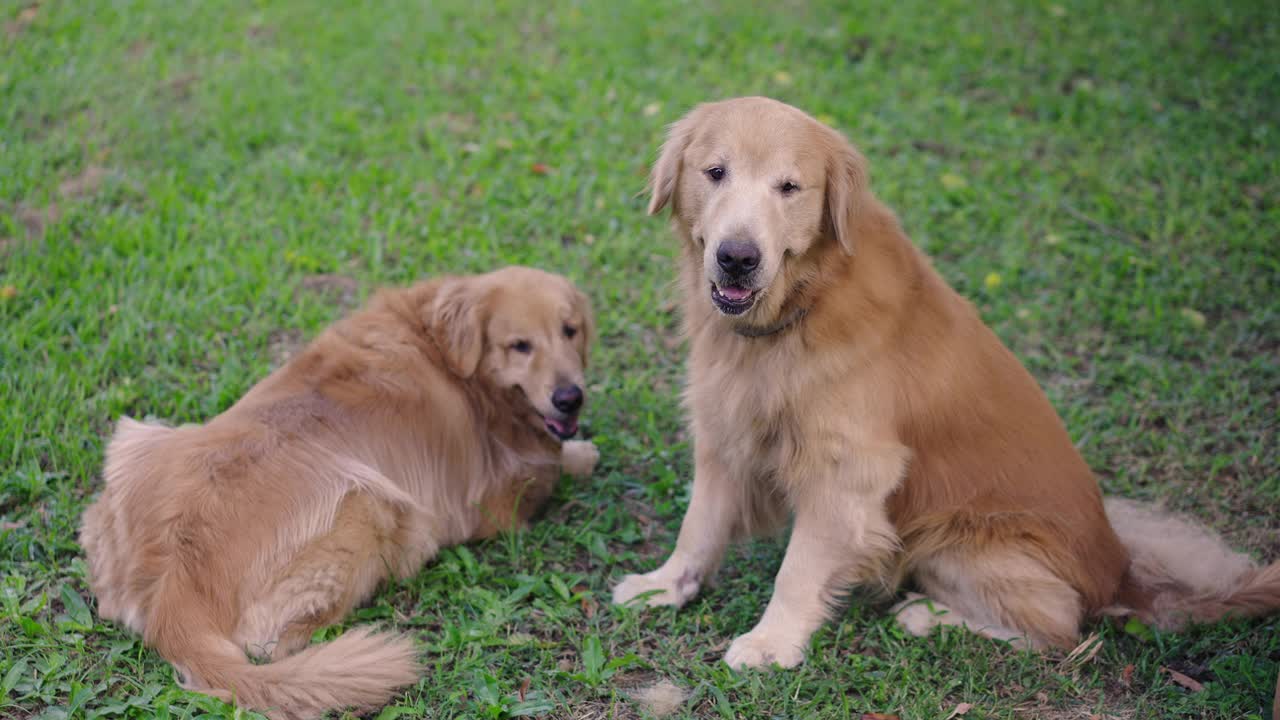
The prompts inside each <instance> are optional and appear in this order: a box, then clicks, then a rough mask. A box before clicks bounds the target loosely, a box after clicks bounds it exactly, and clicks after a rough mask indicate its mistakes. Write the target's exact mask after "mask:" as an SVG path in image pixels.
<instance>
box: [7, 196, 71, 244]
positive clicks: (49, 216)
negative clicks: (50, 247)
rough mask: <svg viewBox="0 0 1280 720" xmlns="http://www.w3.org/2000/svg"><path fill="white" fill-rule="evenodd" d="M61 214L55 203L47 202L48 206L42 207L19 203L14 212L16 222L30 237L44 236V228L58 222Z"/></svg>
mask: <svg viewBox="0 0 1280 720" xmlns="http://www.w3.org/2000/svg"><path fill="white" fill-rule="evenodd" d="M61 216H62V213H61V212H60V211H59V210H58V205H57V203H49V205H48V207H44V208H34V207H31V206H29V205H21V206H19V207H18V212H17V213H16V217H17V219H18V224H19V225H21V226H22V227H23V228H24V229H25V230H26V231H27V236H28V237H31V238H42V237H44V231H45V228H47V227H49V226H50V225H52V224H54V223H56V222H58V218H60V217H61Z"/></svg>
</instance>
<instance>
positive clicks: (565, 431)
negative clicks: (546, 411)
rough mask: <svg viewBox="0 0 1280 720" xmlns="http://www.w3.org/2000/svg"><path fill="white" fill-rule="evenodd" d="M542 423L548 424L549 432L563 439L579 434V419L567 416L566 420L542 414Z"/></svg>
mask: <svg viewBox="0 0 1280 720" xmlns="http://www.w3.org/2000/svg"><path fill="white" fill-rule="evenodd" d="M542 423H543V425H545V426H546V428H547V432H549V433H551V434H552V435H555V436H556V437H558V438H560V439H561V440H568V439H569V438H571V437H573V436H574V435H577V434H578V419H577V418H567V419H565V420H557V419H556V418H553V417H547V416H546V415H543V416H542Z"/></svg>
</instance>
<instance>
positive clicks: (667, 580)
mask: <svg viewBox="0 0 1280 720" xmlns="http://www.w3.org/2000/svg"><path fill="white" fill-rule="evenodd" d="M655 591H656V592H655ZM645 593H653V594H652V595H648V596H647V597H645V598H644V599H643V602H644V604H645V605H647V606H649V607H658V606H660V605H673V606H675V607H680V606H681V605H684V604H685V603H686V602H688V601H689V598H692V597H693V596H694V595H697V594H698V579H697V578H696V577H694V576H693V575H692V574H691V573H673V572H669V571H667V570H666V568H665V566H664V567H661V568H658V569H657V570H654V571H653V572H651V573H645V574H644V575H628V576H626V577H624V578H622V582H620V583H618V585H617V587H615V588H614V589H613V602H614V603H615V604H617V605H625V604H627V603H629V602H631V601H632V600H635V599H636V598H638V597H640V596H641V595H644V594H645Z"/></svg>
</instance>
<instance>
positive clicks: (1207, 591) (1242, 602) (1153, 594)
mask: <svg viewBox="0 0 1280 720" xmlns="http://www.w3.org/2000/svg"><path fill="white" fill-rule="evenodd" d="M1106 508H1107V516H1108V518H1109V519H1110V520H1111V525H1112V527H1114V528H1115V531H1116V534H1117V535H1119V536H1120V541H1121V542H1122V543H1124V545H1125V546H1126V547H1127V548H1128V550H1129V555H1130V558H1131V564H1130V567H1129V572H1128V574H1127V575H1126V576H1125V580H1124V584H1123V585H1122V587H1121V589H1120V594H1119V602H1120V607H1113V608H1109V609H1108V612H1111V613H1114V614H1133V615H1136V616H1137V617H1138V618H1139V619H1140V620H1142V621H1143V622H1145V623H1147V624H1149V625H1153V626H1155V627H1158V628H1161V629H1164V630H1173V629H1177V628H1179V627H1182V626H1183V625H1186V624H1188V623H1208V622H1215V621H1217V620H1221V619H1223V618H1226V617H1256V616H1260V615H1267V614H1270V613H1273V612H1276V611H1277V610H1280V562H1274V563H1272V564H1270V565H1267V566H1265V567H1259V566H1258V565H1256V564H1255V563H1254V562H1253V561H1252V560H1250V559H1249V557H1248V556H1247V555H1245V554H1243V553H1238V552H1234V551H1233V550H1231V549H1230V548H1228V547H1227V545H1226V543H1224V542H1223V541H1222V538H1220V537H1218V535H1217V534H1215V533H1214V532H1213V531H1211V530H1209V529H1208V528H1205V527H1203V526H1201V525H1198V524H1196V523H1193V522H1191V521H1189V520H1187V519H1185V518H1181V517H1177V516H1174V515H1170V514H1168V513H1164V512H1161V511H1159V510H1157V509H1156V508H1153V507H1150V506H1147V505H1142V504H1139V503H1136V502H1133V501H1130V500H1122V499H1119V498H1108V499H1107V501H1106Z"/></svg>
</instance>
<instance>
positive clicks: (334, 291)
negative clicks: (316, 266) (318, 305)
mask: <svg viewBox="0 0 1280 720" xmlns="http://www.w3.org/2000/svg"><path fill="white" fill-rule="evenodd" d="M301 288H302V291H303V292H307V293H311V294H313V295H319V296H321V297H323V298H325V299H326V300H329V301H330V302H333V303H335V304H337V305H338V306H339V307H341V308H343V309H348V308H351V307H354V306H355V302H356V296H357V294H358V293H359V290H360V283H359V282H357V281H356V279H355V278H353V277H349V276H347V275H339V274H337V273H320V274H317V275H308V276H306V277H304V278H302V285H301Z"/></svg>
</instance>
